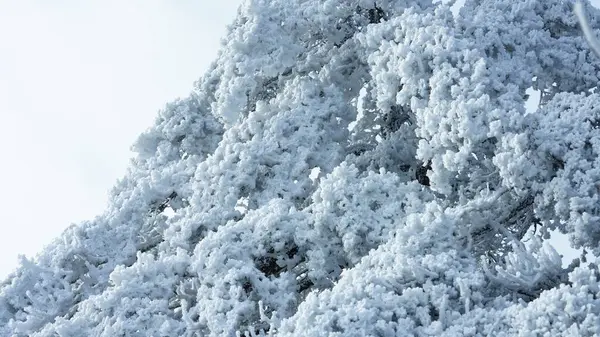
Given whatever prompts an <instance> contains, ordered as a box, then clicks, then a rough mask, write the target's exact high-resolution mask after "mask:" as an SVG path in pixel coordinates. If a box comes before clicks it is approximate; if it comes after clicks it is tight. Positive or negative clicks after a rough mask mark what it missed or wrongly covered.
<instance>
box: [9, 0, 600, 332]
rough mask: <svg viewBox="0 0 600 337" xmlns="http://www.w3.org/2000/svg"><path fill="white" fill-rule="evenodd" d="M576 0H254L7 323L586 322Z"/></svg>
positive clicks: (597, 62) (17, 296) (406, 327)
mask: <svg viewBox="0 0 600 337" xmlns="http://www.w3.org/2000/svg"><path fill="white" fill-rule="evenodd" d="M572 7H573V3H572V2H571V1H567V0H467V1H466V3H465V5H464V6H463V7H462V8H460V10H459V11H458V12H457V13H453V9H452V8H451V6H450V4H447V3H443V2H437V1H436V2H433V1H426V0H421V1H419V0H415V1H400V0H387V1H385V0H377V1H372V0H368V1H367V0H347V1H334V0H318V1H317V0H270V1H269V0H247V1H245V2H244V4H243V5H242V6H241V7H240V9H239V12H238V16H237V18H236V19H235V21H234V22H233V23H232V25H231V26H230V27H229V31H228V34H227V36H226V38H225V39H224V40H223V41H224V42H223V46H222V49H221V51H220V53H219V56H218V58H217V61H215V62H214V63H213V65H212V66H211V68H210V70H209V71H208V72H207V73H206V74H205V75H204V76H203V77H202V78H201V79H200V80H199V81H198V83H197V84H196V87H195V88H194V91H193V92H192V93H191V94H190V96H189V97H186V98H183V99H179V100H177V101H175V102H173V103H170V104H167V105H166V106H165V108H164V109H163V110H162V111H160V112H159V115H158V117H157V119H156V122H155V124H154V125H153V126H152V127H150V128H149V129H148V130H147V131H146V132H144V133H143V134H142V135H141V136H140V138H139V139H138V141H137V142H136V143H135V144H134V146H133V149H134V150H135V151H136V153H137V155H136V157H135V158H134V159H133V160H132V162H131V165H130V168H129V170H128V172H127V173H126V175H125V176H124V178H123V179H122V180H120V181H119V182H118V183H117V184H116V186H115V187H114V190H113V192H112V197H111V200H110V202H109V205H108V206H107V208H106V211H105V212H104V213H103V214H101V215H99V216H98V217H97V218H95V219H93V220H91V221H89V222H85V223H82V224H79V225H77V226H73V227H71V228H69V229H67V230H66V231H65V232H64V233H63V235H62V236H61V237H59V238H57V239H56V240H54V241H53V242H52V243H51V244H50V245H48V246H47V247H46V248H45V249H44V250H42V251H41V253H40V254H39V255H38V256H37V257H36V258H35V259H33V260H28V259H25V258H23V260H22V261H21V265H20V267H19V268H18V269H17V270H16V271H15V272H14V273H13V274H12V275H11V276H10V277H9V278H8V279H7V280H6V281H5V282H4V283H2V285H0V335H2V336H37V337H42V336H61V337H65V336H160V337H163V336H164V337H170V336H262V335H272V336H413V335H416V336H538V335H539V336H559V335H564V336H594V335H599V334H600V288H599V287H598V285H599V283H598V269H597V267H596V265H595V264H594V263H590V264H588V265H585V266H583V265H582V266H579V263H580V262H585V261H574V263H573V264H571V265H570V266H569V267H568V268H566V269H565V268H563V267H562V261H561V257H560V255H559V254H558V253H557V251H556V250H555V249H554V248H553V247H552V246H551V245H550V244H549V242H548V240H547V239H548V237H549V234H550V232H552V231H558V232H561V233H563V234H565V235H567V236H568V237H569V238H570V241H571V244H572V245H573V246H574V247H576V248H583V249H585V250H588V251H590V252H591V254H590V255H591V256H592V260H593V259H595V257H596V256H598V254H600V249H599V248H598V247H600V229H599V228H600V200H599V199H600V159H599V158H600V96H599V95H598V94H597V93H596V90H597V85H598V83H599V80H600V58H599V57H598V56H597V55H595V54H594V52H593V51H592V50H591V49H590V48H589V46H588V44H587V42H586V40H585V38H584V36H583V34H582V32H581V31H580V29H579V25H578V21H577V18H576V16H575V15H574V14H573V8H572ZM584 7H586V10H585V12H586V13H587V14H585V15H587V19H588V22H589V25H590V27H592V28H591V29H592V31H593V30H594V29H595V27H598V25H599V24H600V22H599V20H600V15H598V14H599V12H598V11H597V10H596V9H594V8H593V7H591V6H590V5H589V4H584ZM528 90H529V91H531V90H535V91H539V92H540V101H539V103H538V106H537V109H536V110H535V111H530V110H527V109H526V108H525V104H526V102H527V100H528V98H527V92H528ZM592 262H593V261H592Z"/></svg>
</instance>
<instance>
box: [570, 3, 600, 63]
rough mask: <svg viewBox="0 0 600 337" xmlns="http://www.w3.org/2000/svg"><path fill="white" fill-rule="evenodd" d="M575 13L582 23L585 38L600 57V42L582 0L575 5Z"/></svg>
mask: <svg viewBox="0 0 600 337" xmlns="http://www.w3.org/2000/svg"><path fill="white" fill-rule="evenodd" d="M574 11H575V15H577V19H579V24H580V25H581V30H582V31H583V35H584V36H585V39H586V40H587V42H588V43H589V45H590V47H591V48H592V50H593V51H594V53H595V54H596V56H598V57H600V42H599V41H598V39H597V38H596V35H595V34H594V32H593V31H592V27H590V23H589V21H588V19H587V16H586V13H585V10H584V8H583V4H582V3H581V1H577V2H576V3H575V6H574Z"/></svg>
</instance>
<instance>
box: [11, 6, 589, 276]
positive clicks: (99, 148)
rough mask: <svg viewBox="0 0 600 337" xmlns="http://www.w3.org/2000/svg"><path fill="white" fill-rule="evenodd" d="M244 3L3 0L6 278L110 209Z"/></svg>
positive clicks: (198, 75)
mask: <svg viewBox="0 0 600 337" xmlns="http://www.w3.org/2000/svg"><path fill="white" fill-rule="evenodd" d="M240 3H241V0H221V1H208V0H178V1H168V0H163V1H160V0H127V1H119V0H94V1H92V0H90V1H79V0H0V211H1V213H2V218H1V220H0V230H1V231H0V233H1V234H0V280H1V279H3V278H4V277H5V276H6V275H8V273H9V272H11V271H12V270H13V269H14V268H15V266H16V264H17V255H18V254H25V255H26V256H28V257H33V256H34V255H35V254H36V253H37V252H38V251H40V250H41V249H42V247H43V246H44V245H45V244H47V243H49V242H50V241H51V240H52V239H53V238H54V237H56V236H58V235H59V234H60V233H61V232H62V231H63V230H64V229H65V228H66V227H68V226H69V225H70V224H72V223H78V222H80V221H82V220H87V219H92V218H93V217H94V216H95V215H97V214H99V213H100V212H101V211H102V210H103V208H104V205H105V204H106V200H107V192H108V190H109V189H110V188H111V186H112V185H113V184H114V182H115V181H116V179H118V178H119V177H121V176H122V175H123V174H124V172H125V168H126V167H127V165H128V160H129V158H130V157H131V152H129V148H130V145H131V144H132V143H133V141H134V140H135V139H136V137H137V135H138V134H139V133H141V132H142V131H143V130H144V129H146V128H147V127H149V126H150V125H151V124H152V122H153V120H154V117H155V116H156V112H157V110H158V109H160V108H161V107H162V106H163V105H164V103H166V102H168V101H171V100H173V99H174V98H176V97H178V96H185V95H187V93H188V92H189V91H190V90H191V88H192V83H193V82H194V81H195V80H197V79H198V78H199V77H200V76H201V75H202V73H203V72H204V71H205V70H206V68H207V67H208V65H209V64H210V62H212V61H213V59H214V58H215V56H216V52H217V49H218V47H219V41H220V39H221V37H223V35H224V33H225V29H226V25H227V24H228V23H229V22H231V20H232V19H233V17H234V16H235V13H236V9H237V7H238V5H239V4H240ZM593 3H594V4H595V5H596V6H598V4H600V0H595V1H593Z"/></svg>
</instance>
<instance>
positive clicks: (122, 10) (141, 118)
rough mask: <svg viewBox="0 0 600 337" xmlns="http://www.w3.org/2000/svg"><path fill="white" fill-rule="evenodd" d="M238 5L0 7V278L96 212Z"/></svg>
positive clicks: (38, 2) (227, 0) (33, 0)
mask: <svg viewBox="0 0 600 337" xmlns="http://www.w3.org/2000/svg"><path fill="white" fill-rule="evenodd" d="M240 3H241V0H223V1H205V0H178V1H167V0H164V1H159V0H137V1H136V0H128V1H118V0H112V1H111V0H109V1H107V0H101V1H100V0H97V1H78V0H52V1H50V0H0V163H1V164H0V211H1V213H2V218H1V220H0V229H1V234H0V279H3V278H4V277H5V276H6V275H7V274H8V273H9V272H10V271H11V270H12V269H14V267H15V266H16V262H17V255H18V254H25V255H27V256H29V257H33V256H34V255H35V253H37V252H38V251H39V250H40V249H41V248H42V247H43V246H44V245H45V244H47V243H49V242H50V240H51V239H52V238H54V237H56V236H57V235H59V234H60V233H61V232H62V231H63V230H64V229H65V228H66V227H67V226H69V225H70V224H72V223H78V222H80V221H82V220H86V219H91V218H93V217H94V216H95V215H97V214H99V213H100V212H101V211H102V209H103V208H104V205H105V203H106V198H107V196H106V195H107V191H108V190H109V189H110V187H111V186H112V185H113V183H114V182H115V180H116V179H117V178H119V177H121V176H122V175H123V174H124V172H125V168H126V166H127V164H128V160H129V158H130V157H131V153H130V152H129V147H130V145H131V144H132V143H133V141H134V140H135V139H136V137H137V135H138V134H139V133H140V132H142V131H143V130H144V129H145V128H147V127H149V126H150V125H151V123H152V122H153V120H154V117H155V115H156V112H157V110H158V109H159V108H161V107H162V106H163V104H164V103H166V102H168V101H171V100H172V99H174V98H176V97H178V96H184V95H186V94H187V93H188V92H189V91H190V90H191V88H192V84H193V82H194V81H195V80H197V79H198V78H199V77H200V76H201V75H202V73H203V72H204V71H205V69H206V68H207V67H208V65H209V64H210V62H212V61H213V60H214V58H215V56H216V51H217V49H218V46H219V41H220V39H221V37H222V36H223V35H224V33H225V29H226V25H227V24H228V23H229V22H231V20H232V19H233V17H234V15H235V13H236V10H237V7H238V5H239V4H240Z"/></svg>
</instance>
